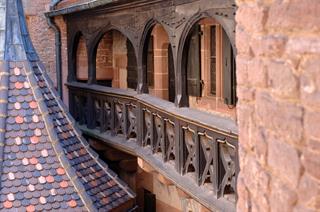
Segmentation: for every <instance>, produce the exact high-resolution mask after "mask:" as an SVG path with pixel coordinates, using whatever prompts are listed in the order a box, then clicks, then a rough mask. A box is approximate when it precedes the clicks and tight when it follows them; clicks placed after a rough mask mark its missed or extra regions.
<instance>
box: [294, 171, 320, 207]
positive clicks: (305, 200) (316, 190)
mask: <svg viewBox="0 0 320 212" xmlns="http://www.w3.org/2000/svg"><path fill="white" fill-rule="evenodd" d="M298 196H299V202H300V203H301V204H303V205H305V206H311V205H312V206H313V208H314V209H315V208H316V207H315V206H316V205H315V203H316V199H317V198H319V197H320V183H319V182H317V181H316V180H314V179H312V177H310V176H309V175H308V174H304V175H303V176H302V178H301V180H300V183H299V190H298Z"/></svg>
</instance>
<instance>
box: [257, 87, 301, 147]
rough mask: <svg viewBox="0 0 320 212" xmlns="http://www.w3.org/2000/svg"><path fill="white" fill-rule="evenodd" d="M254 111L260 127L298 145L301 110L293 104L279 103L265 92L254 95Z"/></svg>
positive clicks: (299, 140)
mask: <svg viewBox="0 0 320 212" xmlns="http://www.w3.org/2000/svg"><path fill="white" fill-rule="evenodd" d="M256 111H257V117H258V118H259V119H260V121H261V124H262V126H264V127H266V128H268V129H270V130H272V131H274V132H275V133H276V134H277V135H278V137H280V138H282V139H284V140H286V141H289V142H291V143H295V144H299V143H300V142H301V139H302V133H303V109H302V107H301V106H299V105H296V104H294V103H290V102H286V101H279V100H276V99H274V98H272V97H271V96H270V94H268V93H266V92H257V93H256Z"/></svg>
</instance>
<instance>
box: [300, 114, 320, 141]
mask: <svg viewBox="0 0 320 212" xmlns="http://www.w3.org/2000/svg"><path fill="white" fill-rule="evenodd" d="M304 123H305V129H306V133H307V134H308V135H309V136H311V137H315V138H320V124H319V123H320V112H318V111H306V113H305V118H304Z"/></svg>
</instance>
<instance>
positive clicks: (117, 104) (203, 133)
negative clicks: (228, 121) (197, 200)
mask: <svg viewBox="0 0 320 212" xmlns="http://www.w3.org/2000/svg"><path fill="white" fill-rule="evenodd" d="M68 86H69V95H70V100H69V101H70V111H71V114H72V115H73V116H74V118H75V120H76V121H77V122H78V123H79V125H81V126H86V127H87V128H88V129H97V130H98V132H100V133H104V132H110V134H111V135H112V136H114V137H119V136H120V137H125V140H126V141H127V142H136V143H137V145H138V146H140V147H141V148H143V149H145V150H148V149H149V150H150V152H152V154H151V155H154V157H157V158H160V160H161V161H162V163H166V164H170V165H171V166H173V167H174V169H175V170H176V172H177V173H178V174H179V175H181V176H188V177H189V178H188V179H189V181H190V179H192V181H193V184H195V185H196V186H198V187H204V188H205V189H207V190H208V192H210V193H213V196H214V198H216V199H220V198H223V199H227V201H228V202H231V203H232V204H234V203H235V201H236V179H237V174H238V171H239V165H238V141H237V135H236V133H234V132H230V129H225V130H224V129H221V127H220V128H216V127H215V126H212V125H211V122H212V120H214V119H215V116H213V115H209V114H203V113H202V112H195V111H192V110H191V109H187V108H184V109H179V108H176V107H174V105H173V104H172V103H169V102H166V101H163V100H159V99H155V98H154V97H150V96H148V95H145V94H143V95H137V94H136V93H135V92H133V91H121V90H117V89H113V88H104V87H102V86H97V85H91V86H89V85H86V84H81V83H69V84H68ZM181 111H183V112H181ZM196 114H201V115H199V116H197V115H196ZM203 117H206V118H203ZM210 121H211V122H210ZM218 123H221V122H218ZM128 140H129V141H128ZM127 142H126V143H127ZM159 156H160V157H159Z"/></svg>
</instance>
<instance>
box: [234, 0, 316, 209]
mask: <svg viewBox="0 0 320 212" xmlns="http://www.w3.org/2000/svg"><path fill="white" fill-rule="evenodd" d="M237 4H238V6H239V9H238V11H237V15H236V21H237V30H236V45H237V51H238V56H237V81H238V97H239V104H238V125H239V132H240V135H239V139H240V141H239V142H240V152H239V154H240V166H241V172H240V175H239V179H238V194H239V200H238V205H237V208H238V211H269V210H271V211H281V212H285V211H316V208H317V209H318V210H319V208H320V160H319V158H320V124H319V123H320V74H319V73H320V72H319V70H320V38H319V35H320V19H319V13H320V4H319V1H318V0H305V1H300V0H237Z"/></svg>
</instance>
